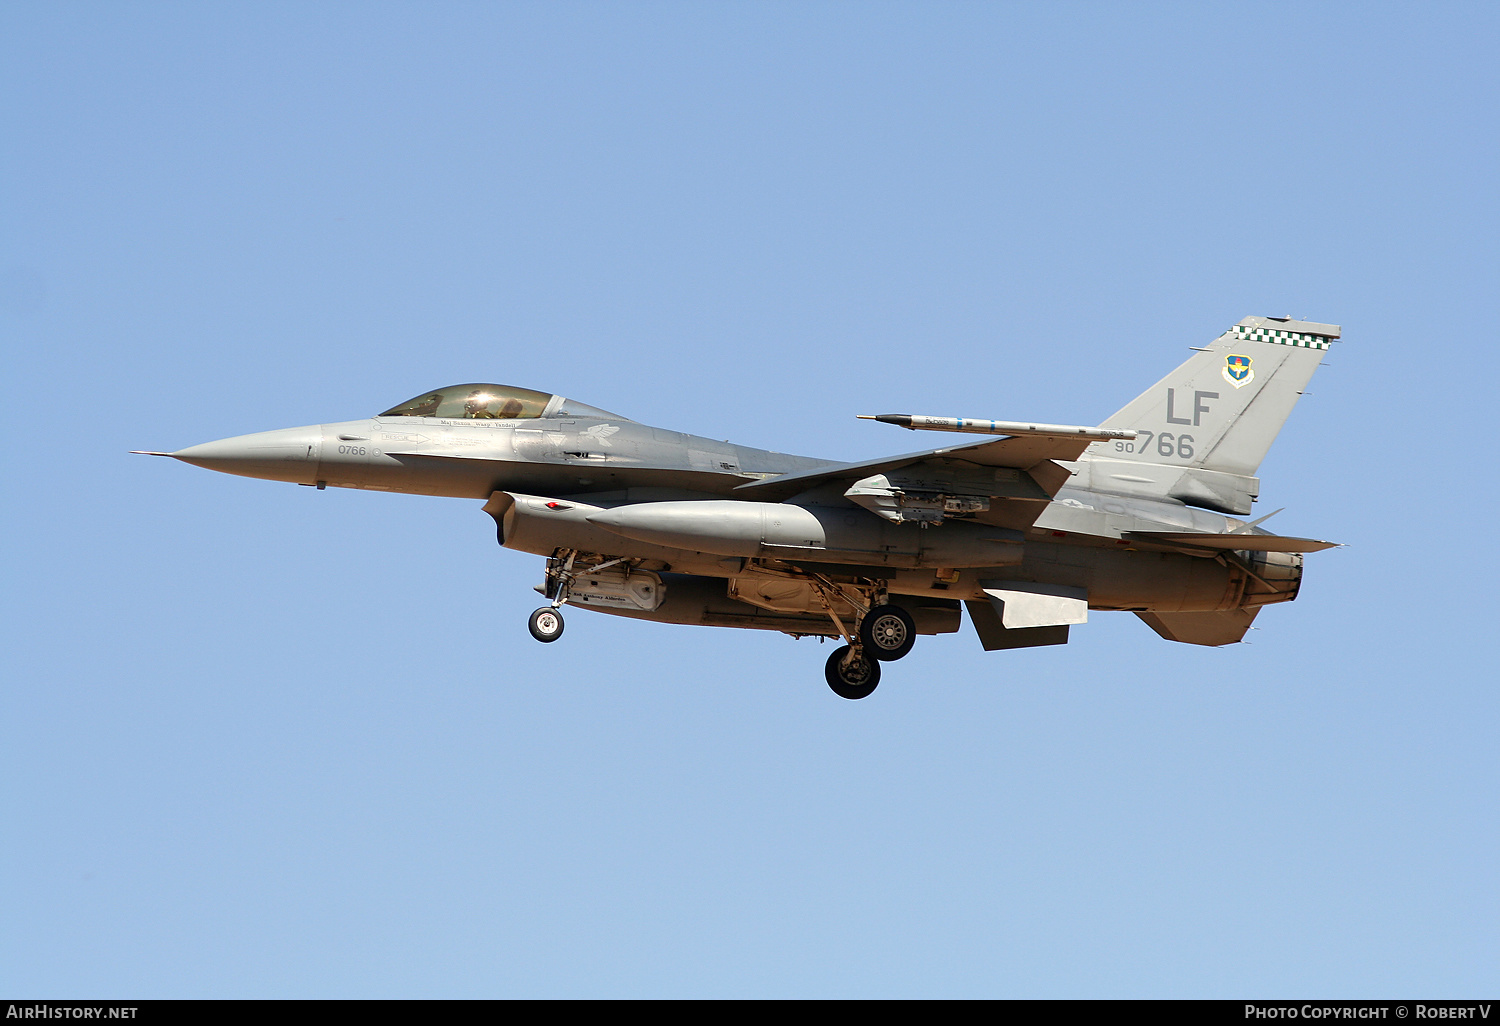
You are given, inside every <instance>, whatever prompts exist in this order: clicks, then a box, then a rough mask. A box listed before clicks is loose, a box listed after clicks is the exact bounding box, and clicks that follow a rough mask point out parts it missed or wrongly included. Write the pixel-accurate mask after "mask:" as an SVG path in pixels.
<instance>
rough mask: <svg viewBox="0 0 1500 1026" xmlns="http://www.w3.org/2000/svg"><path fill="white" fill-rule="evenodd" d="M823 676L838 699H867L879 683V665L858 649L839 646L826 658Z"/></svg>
mask: <svg viewBox="0 0 1500 1026" xmlns="http://www.w3.org/2000/svg"><path fill="white" fill-rule="evenodd" d="M823 675H824V676H825V677H827V678H828V686H829V687H830V688H832V689H833V693H834V694H835V695H838V696H839V697H840V698H848V699H857V698H867V697H869V695H870V694H871V693H873V692H874V690H875V688H876V686H877V685H878V684H879V683H880V664H879V663H877V662H876V661H875V660H873V659H871V658H869V657H868V656H867V655H865V654H864V652H862V651H860V650H858V649H853V648H850V647H849V646H848V645H841V646H839V647H838V648H837V649H836V650H834V653H833V654H832V655H831V656H829V657H828V665H827V666H825V667H824V668H823Z"/></svg>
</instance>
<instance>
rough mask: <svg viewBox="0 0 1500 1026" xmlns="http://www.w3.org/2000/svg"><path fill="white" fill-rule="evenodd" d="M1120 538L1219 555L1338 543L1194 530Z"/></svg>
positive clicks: (1305, 549) (1325, 546)
mask: <svg viewBox="0 0 1500 1026" xmlns="http://www.w3.org/2000/svg"><path fill="white" fill-rule="evenodd" d="M1120 537H1122V538H1124V539H1125V540H1126V541H1137V542H1152V543H1155V544H1158V545H1180V546H1183V547H1185V548H1191V549H1214V550H1216V551H1221V552H1322V551H1323V550H1324V549H1333V548H1337V547H1338V546H1339V544H1340V543H1339V542H1331V541H1318V540H1316V539H1313V538H1285V537H1282V536H1281V535H1279V534H1207V533H1203V532H1197V531H1126V532H1125V533H1124V534H1122V535H1121V536H1120Z"/></svg>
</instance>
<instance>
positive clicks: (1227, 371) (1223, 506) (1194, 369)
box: [1083, 317, 1340, 513]
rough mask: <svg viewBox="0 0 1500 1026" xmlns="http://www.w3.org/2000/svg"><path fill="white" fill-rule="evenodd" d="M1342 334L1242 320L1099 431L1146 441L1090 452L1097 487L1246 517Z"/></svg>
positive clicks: (1100, 445) (1334, 329)
mask: <svg viewBox="0 0 1500 1026" xmlns="http://www.w3.org/2000/svg"><path fill="white" fill-rule="evenodd" d="M1339 334H1340V329H1339V327H1338V325H1335V324H1317V323H1314V322H1312V321H1294V320H1290V319H1288V318H1280V317H1246V318H1245V319H1244V320H1242V321H1240V322H1239V323H1238V324H1236V325H1234V326H1233V327H1231V328H1230V329H1229V330H1228V331H1226V332H1224V334H1222V335H1220V336H1219V337H1218V338H1217V339H1215V340H1214V341H1213V342H1211V343H1210V344H1209V345H1207V346H1205V347H1204V348H1203V349H1201V350H1199V351H1197V352H1195V353H1194V354H1193V355H1192V357H1190V358H1189V359H1188V360H1187V361H1186V362H1185V363H1183V364H1182V366H1180V367H1178V368H1177V369H1176V370H1174V371H1173V372H1172V373H1170V374H1168V375H1167V376H1166V377H1164V378H1162V379H1161V380H1160V381H1158V382H1157V383H1156V384H1155V385H1153V386H1151V388H1149V389H1147V390H1146V391H1145V392H1143V393H1142V394H1141V395H1140V396H1139V397H1137V398H1136V399H1135V400H1134V401H1132V402H1131V403H1130V404H1128V405H1127V406H1126V407H1125V408H1124V409H1122V410H1121V411H1120V412H1119V413H1116V414H1115V415H1114V416H1113V417H1110V418H1109V419H1108V420H1106V421H1105V422H1104V423H1103V424H1102V425H1100V426H1101V427H1104V428H1112V429H1133V430H1135V431H1138V432H1140V435H1139V436H1138V437H1137V438H1136V440H1135V441H1134V442H1095V443H1094V444H1093V445H1091V446H1089V448H1088V450H1087V452H1086V453H1085V455H1084V457H1083V459H1084V460H1085V461H1087V462H1089V463H1091V464H1093V466H1091V467H1090V474H1089V476H1090V478H1091V482H1090V484H1091V486H1092V487H1094V488H1096V489H1099V490H1103V491H1120V492H1127V493H1137V494H1140V493H1145V494H1153V493H1154V494H1158V495H1168V496H1171V497H1173V498H1177V499H1180V500H1182V501H1183V502H1187V503H1189V504H1191V505H1199V506H1206V507H1208V508H1210V509H1218V510H1221V511H1223V512H1228V513H1248V512H1249V511H1250V501H1251V500H1252V499H1253V498H1254V497H1255V494H1256V493H1257V491H1258V490H1259V482H1258V481H1257V480H1256V478H1255V476H1254V475H1255V472H1256V470H1257V468H1259V467H1260V463H1261V460H1263V459H1264V458H1265V455H1266V452H1267V451H1268V450H1269V449H1270V448H1271V443H1272V442H1273V441H1275V440H1276V435H1277V433H1278V432H1279V431H1280V430H1281V426H1282V425H1283V424H1284V423H1286V419H1287V416H1288V415H1289V414H1290V413H1291V412H1292V407H1293V406H1295V405H1296V404H1297V399H1298V397H1299V396H1301V395H1302V392H1303V390H1304V389H1305V388H1306V387H1307V383H1308V381H1309V379H1311V378H1312V375H1313V371H1315V370H1317V368H1318V364H1319V363H1321V362H1322V359H1323V354H1324V353H1325V352H1326V351H1327V350H1328V347H1329V345H1330V344H1331V343H1332V342H1333V341H1334V340H1335V339H1337V338H1338V337H1339ZM1111 465H1113V466H1111ZM1122 465H1123V466H1122ZM1131 467H1134V468H1135V469H1133V470H1132V469H1130V468H1131Z"/></svg>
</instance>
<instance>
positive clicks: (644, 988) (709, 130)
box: [0, 3, 1500, 997]
mask: <svg viewBox="0 0 1500 1026" xmlns="http://www.w3.org/2000/svg"><path fill="white" fill-rule="evenodd" d="M1497 23H1500V17H1497V13H1496V9H1495V8H1494V7H1493V6H1492V5H1482V4H1473V5H1409V6H1391V5H1378V4H1376V5H1352V4H1350V5H1310V4H1295V5H1276V4H1252V5H1238V4H1216V5H1087V4H1072V5H1066V4H1049V5H1041V4H1036V5H1006V4H985V5H981V4H946V5H935V4H921V5H918V4H904V5H903V4H815V3H801V4H791V3H780V4H776V3H764V4H744V3H725V4H713V5H707V4H633V5H626V4H562V3H557V4H512V5H502V4H411V5H397V4H321V5H318V4H280V5H271V4H215V5H193V4H181V5H173V4H144V3H137V4H128V5H127V4H69V3H50V4H9V5H7V6H5V7H4V9H3V10H0V88H3V95H4V97H5V103H4V104H3V105H0V119H3V120H0V138H3V139H4V140H5V142H4V144H3V145H0V339H3V345H4V353H5V362H6V367H7V374H6V382H7V384H8V392H9V394H10V396H11V400H12V401H11V406H10V412H9V415H8V417H7V418H6V421H7V423H9V424H10V428H9V431H8V443H9V444H8V445H6V446H5V447H4V451H3V455H0V459H3V460H4V468H5V472H6V479H7V481H8V482H9V487H8V489H7V493H6V494H7V501H6V502H5V504H4V508H3V515H4V518H5V522H4V526H5V531H6V537H7V538H8V539H9V544H8V545H6V547H5V550H4V551H5V564H6V579H7V581H9V582H10V584H9V586H8V587H7V588H6V589H5V592H4V616H3V619H0V624H3V626H0V630H3V632H4V652H5V654H6V659H5V663H6V667H7V669H6V672H5V674H4V678H5V683H4V686H3V695H4V706H3V710H4V718H3V722H4V738H5V741H4V744H3V745H0V779H3V781H4V785H3V788H0V801H3V806H0V809H3V823H4V828H3V830H0V887H3V892H0V893H3V900H4V904H5V907H6V909H7V914H6V916H5V917H4V924H3V926H0V988H3V989H4V990H6V991H8V992H10V993H14V994H22V993H24V994H36V995H56V996H99V997H105V996H139V997H193V996H226V997H228V996H236V997H238V996H247V997H261V996H266V997H272V996H274V997H340V996H369V997H383V996H403V997H404V996H410V997H421V996H452V997H486V996H497V997H504V996H601V997H603V996H1015V997H1029V996H1043V997H1045V996H1080V997H1113V996H1120V997H1130V996H1244V995H1255V996H1274V995H1293V996H1295V995H1303V996H1305V995H1309V994H1314V995H1316V994H1324V995H1350V996H1387V995H1397V994H1410V995H1422V996H1468V995H1474V994H1479V993H1488V992H1492V991H1494V989H1495V987H1496V985H1497V983H1500V927H1497V923H1500V882H1497V874H1496V869H1495V865H1496V856H1495V853H1496V850H1497V842H1500V823H1497V813H1500V807H1497V806H1500V801H1497V797H1496V781H1497V779H1500V756H1497V754H1496V746H1495V736H1496V727H1497V725H1500V699H1497V696H1496V688H1495V685H1496V676H1497V675H1496V671H1495V669H1494V657H1493V638H1494V614H1495V611H1496V603H1495V600H1494V597H1493V581H1494V579H1495V576H1496V569H1497V567H1496V560H1495V555H1494V547H1493V546H1492V545H1491V544H1490V543H1489V542H1488V540H1487V537H1486V525H1487V524H1488V522H1489V520H1490V519H1491V513H1492V511H1493V510H1494V509H1495V505H1496V498H1497V497H1496V494H1495V493H1496V488H1495V483H1494V479H1495V475H1494V468H1493V466H1492V464H1493V460H1492V459H1489V458H1487V457H1485V456H1483V452H1484V451H1488V449H1489V447H1490V442H1489V437H1490V435H1491V434H1492V430H1491V425H1492V422H1493V420H1494V417H1495V414H1496V412H1497V405H1500V404H1497V402H1496V394H1497V390H1496V386H1495V381H1496V376H1497V371H1496V363H1495V357H1494V355H1493V352H1492V349H1493V346H1492V343H1491V336H1492V334H1493V331H1494V321H1495V316H1494V307H1495V303H1496V299H1497V289H1496V285H1497V282H1500V266H1497V263H1500V262H1497V227H1500V225H1497V216H1496V214H1497V209H1496V207H1497V202H1496V189H1495V181H1496V170H1495V169H1496V165H1497V159H1496V158H1497V144H1496V139H1497V133H1496V132H1495V113H1494V112H1495V108H1496V99H1497V77H1500V74H1497V64H1496V62H1495V60H1494V57H1493V54H1494V51H1495V47H1496V44H1497V42H1500V32H1497V28H1500V24H1497ZM1247 314H1263V315H1278V316H1279V315H1286V314H1291V315H1293V316H1297V317H1305V318H1308V319H1312V320H1318V321H1326V322H1333V323H1338V324H1341V325H1343V326H1344V337H1345V341H1344V342H1342V343H1340V344H1339V345H1338V346H1336V347H1335V348H1334V351H1333V352H1332V353H1331V354H1330V357H1329V359H1328V361H1327V364H1326V366H1325V368H1324V369H1323V370H1320V371H1319V373H1318V376H1317V377H1316V378H1315V379H1314V383H1313V386H1312V392H1311V394H1309V395H1308V396H1307V397H1306V398H1305V399H1304V401H1303V402H1302V403H1301V404H1300V406H1299V408H1298V409H1297V410H1296V412H1295V413H1294V415H1293V417H1292V419H1291V420H1290V422H1289V423H1288V426H1287V428H1286V430H1285V431H1284V432H1283V434H1282V436H1281V438H1280V440H1279V442H1278V444H1277V447H1276V448H1275V449H1273V450H1272V453H1271V455H1270V457H1269V459H1268V460H1267V461H1266V463H1265V464H1264V465H1263V467H1262V472H1261V477H1262V480H1263V482H1264V483H1263V489H1262V500H1261V503H1260V507H1261V512H1269V511H1270V510H1272V509H1275V508H1278V507H1281V506H1285V507H1287V511H1286V512H1285V513H1283V514H1281V516H1280V517H1278V518H1277V521H1275V522H1274V524H1273V525H1272V526H1275V527H1276V528H1277V529H1278V530H1280V531H1281V532H1283V533H1289V534H1305V535H1313V536H1317V537H1328V538H1335V539H1338V540H1341V541H1345V542H1348V543H1349V547H1347V548H1344V549H1339V550H1334V551H1330V552H1326V553H1323V554H1320V555H1317V556H1314V557H1310V558H1309V561H1308V562H1309V568H1308V572H1307V576H1306V580H1305V585H1304V588H1303V592H1302V595H1301V597H1300V598H1299V599H1298V600H1297V602H1296V603H1294V604H1292V605H1288V606H1282V607H1278V608H1275V609H1272V610H1269V611H1268V612H1266V613H1265V614H1264V615H1262V616H1261V618H1260V619H1259V621H1258V623H1257V626H1258V627H1259V628H1260V629H1259V630H1257V631H1255V632H1253V633H1252V634H1251V635H1250V637H1251V640H1252V643H1251V644H1249V645H1241V646H1234V647H1230V648H1226V649H1222V650H1204V649H1198V648H1192V647H1188V646H1180V645H1174V644H1170V643H1167V642H1164V641H1162V640H1160V639H1159V638H1157V637H1156V636H1155V635H1154V634H1153V633H1152V632H1151V631H1149V630H1148V629H1147V628H1146V627H1144V626H1143V625H1142V624H1141V623H1139V622H1138V621H1137V620H1136V618H1135V617H1133V616H1129V615H1127V614H1096V615H1095V616H1094V618H1093V622H1091V623H1090V624H1088V625H1087V627H1085V628H1075V630H1074V632H1073V641H1072V643H1070V644H1069V645H1068V646H1067V647H1066V648H1052V649H1040V650H1033V651H1021V652H1013V653H1004V652H999V653H984V652H983V651H981V650H980V648H979V644H978V642H977V640H976V639H975V638H974V637H973V635H972V633H971V632H970V630H969V628H968V627H967V626H965V628H964V632H963V633H961V634H959V635H956V636H949V637H943V638H936V639H934V638H926V639H923V640H922V641H921V642H920V643H919V644H918V646H917V648H916V650H915V651H914V652H913V654H912V655H911V656H909V657H908V658H907V659H906V660H905V661H903V662H901V663H900V664H896V665H893V666H892V667H891V668H890V669H889V671H888V673H887V676H886V680H885V682H884V683H883V684H882V686H881V688H880V690H879V691H878V692H877V693H876V695H874V696H873V697H872V698H871V699H869V700H867V701H863V702H858V703H851V702H844V701H840V700H838V699H837V698H835V697H834V696H832V695H831V694H830V693H829V691H828V690H827V688H826V687H825V686H824V684H823V683H822V680H821V665H822V662H823V659H824V657H825V655H826V652H827V649H826V648H819V647H818V646H817V644H816V643H815V642H813V641H810V640H806V641H801V642H794V641H792V640H790V639H788V638H785V637H783V636H781V635H770V634H766V635H762V634H760V633H759V632H748V631H744V632H736V631H726V630H716V629H709V628H689V627H674V626H666V625H656V624H640V623H635V622H631V621H625V620H619V619H617V618H612V617H607V616H602V615H594V614H590V613H588V612H585V611H578V612H575V613H574V614H572V615H571V616H570V617H569V626H568V633H567V635H566V636H565V637H564V638H563V639H562V640H561V641H560V642H559V643H558V644H556V645H551V646H541V645H538V644H536V643H535V642H533V641H532V640H531V639H530V637H529V636H528V635H527V633H526V630H525V616H526V614H527V613H528V612H529V611H530V610H531V609H532V608H533V607H534V606H535V605H536V604H537V597H536V595H535V594H534V593H533V592H532V591H531V587H532V585H533V584H535V583H537V582H538V581H539V580H540V561H539V560H538V559H536V558H535V557H528V556H523V555H520V554H517V553H512V552H508V551H503V550H499V549H497V547H496V546H495V543H494V533H493V529H492V524H491V523H490V521H489V519H488V518H487V517H486V516H485V515H484V514H483V513H482V512H481V511H480V510H479V509H478V506H477V504H476V503H472V502H465V501H460V500H452V499H437V498H419V497H411V496H394V495H380V494H371V493H358V492H349V491H343V490H336V489H330V490H328V491H326V492H318V491H315V490H313V489H303V488H296V487H293V486H291V485H281V484H274V483H270V482H260V481H251V480H247V479H239V478H233V477H228V476H224V475H216V474H211V473H208V472H205V471H201V470H197V469H194V468H190V467H187V466H183V465H180V464H176V463H172V462H169V461H166V460H148V459H145V458H143V457H136V456H128V455H126V451H127V450H129V449H139V448H149V449H156V448H167V449H173V448H179V447H183V446H187V445H190V444H194V443H197V442H202V441H207V440H210V439H215V438H222V437H226V436H230V435H236V434H241V433H244V432H248V431H255V430H262V429H269V428H275V427H284V426H291V425H300V424H313V423H321V422H328V421H337V420H344V419H352V418H355V417H361V416H366V415H369V414H371V413H374V412H377V411H379V410H381V409H384V408H386V407H388V406H390V405H392V404H394V403H396V402H398V401H400V400H402V399H405V398H407V397H408V396H410V395H413V394H415V393H417V392H418V391H420V390H422V389H426V388H431V387H435V386H439V385H444V384H449V383H452V382H456V381H472V380H493V381H500V382H506V383H510V384H516V385H522V386H526V387H533V388H538V389H543V390H548V391H556V392H561V393H563V394H566V395H569V396H572V397H575V398H577V399H579V400H581V401H584V402H588V403H593V404H595V405H598V406H602V407H604V408H606V409H611V410H616V411H618V412H620V413H622V414H624V415H627V416H632V417H635V418H637V419H640V420H645V421H648V422H650V423H653V424H657V425H661V426H664V427H671V428H676V429H679V430H687V431H692V432H695V433H699V434H705V435H711V436H715V437H721V438H731V439H734V440H735V441H738V442H742V443H745V444H750V445H758V446H764V447H766V448H772V449H780V450H784V451H792V452H803V453H808V454H811V455H819V456H825V457H830V458H848V459H854V458H864V457H874V456H878V455H881V454H883V453H888V452H897V451H905V450H906V449H909V448H911V446H912V441H911V436H909V435H905V434H904V433H901V432H898V431H896V430H894V429H891V428H888V427H885V426H882V425H874V424H869V423H865V422H860V421H856V420H855V419H854V415H855V414H857V413H877V412H887V411H909V412H922V413H951V414H954V415H961V416H978V417H995V418H1002V419H1027V420H1041V421H1055V422H1065V423H1083V422H1097V421H1099V420H1102V419H1103V418H1105V417H1106V416H1108V415H1109V414H1110V413H1111V412H1113V411H1114V410H1115V409H1117V408H1118V407H1119V406H1121V405H1123V404H1124V403H1125V401H1127V400H1128V399H1130V398H1131V397H1133V396H1134V395H1136V394H1137V393H1139V392H1140V391H1141V390H1142V389H1143V388H1145V387H1146V386H1148V385H1149V384H1151V383H1152V382H1153V381H1155V380H1156V379H1157V378H1158V377H1159V376H1160V375H1161V374H1162V373H1163V372H1164V371H1166V370H1167V369H1169V368H1170V367H1172V366H1174V365H1175V364H1176V363H1177V362H1179V360H1180V359H1181V358H1183V357H1184V356H1185V348H1184V347H1186V346H1189V345H1202V344H1204V343H1205V342H1207V341H1208V340H1210V339H1212V338H1213V337H1215V336H1216V335H1218V334H1219V333H1220V332H1221V331H1222V330H1223V329H1224V328H1225V327H1226V326H1227V325H1229V324H1231V323H1233V322H1234V321H1236V320H1238V319H1239V318H1241V317H1243V316H1245V315H1247ZM1476 517H1477V518H1478V519H1477V520H1476V519H1475V518H1476Z"/></svg>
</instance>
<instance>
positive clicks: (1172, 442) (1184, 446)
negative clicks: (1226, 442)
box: [1115, 431, 1193, 460]
mask: <svg viewBox="0 0 1500 1026" xmlns="http://www.w3.org/2000/svg"><path fill="white" fill-rule="evenodd" d="M1153 440H1154V441H1155V443H1156V447H1155V449H1151V448H1148V447H1149V446H1150V445H1151V443H1152V441H1153ZM1115 452H1153V453H1155V455H1157V456H1161V457H1163V458H1165V459H1171V458H1173V457H1176V458H1177V459H1179V460H1190V459H1192V458H1193V436H1192V435H1174V434H1172V432H1170V431H1162V432H1160V433H1157V432H1153V431H1137V432H1136V439H1135V441H1133V442H1116V443H1115Z"/></svg>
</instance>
